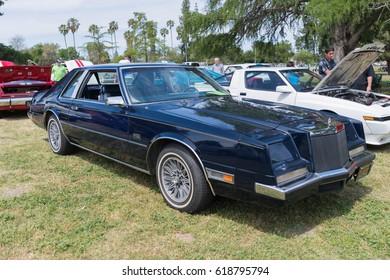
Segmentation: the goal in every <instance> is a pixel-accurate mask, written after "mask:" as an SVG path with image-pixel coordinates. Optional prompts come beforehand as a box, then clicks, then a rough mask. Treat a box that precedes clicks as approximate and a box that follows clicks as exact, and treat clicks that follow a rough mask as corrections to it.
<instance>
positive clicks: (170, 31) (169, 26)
mask: <svg viewBox="0 0 390 280" xmlns="http://www.w3.org/2000/svg"><path fill="white" fill-rule="evenodd" d="M174 26H175V22H174V21H173V20H168V21H167V27H168V28H169V33H170V34H171V49H173V37H172V28H173V27H174Z"/></svg>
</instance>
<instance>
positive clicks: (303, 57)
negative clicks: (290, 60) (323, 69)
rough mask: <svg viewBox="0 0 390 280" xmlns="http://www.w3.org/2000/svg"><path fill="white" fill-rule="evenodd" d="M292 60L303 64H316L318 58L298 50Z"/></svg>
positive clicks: (310, 53)
mask: <svg viewBox="0 0 390 280" xmlns="http://www.w3.org/2000/svg"><path fill="white" fill-rule="evenodd" d="M294 60H296V61H300V62H302V63H305V64H309V63H310V64H314V63H317V62H318V60H319V58H318V57H317V56H316V55H315V54H313V53H312V52H309V51H306V50H300V51H299V52H297V53H296V54H295V55H294Z"/></svg>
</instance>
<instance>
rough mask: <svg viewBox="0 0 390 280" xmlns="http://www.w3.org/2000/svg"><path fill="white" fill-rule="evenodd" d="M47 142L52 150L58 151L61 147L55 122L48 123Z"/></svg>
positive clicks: (58, 130)
mask: <svg viewBox="0 0 390 280" xmlns="http://www.w3.org/2000/svg"><path fill="white" fill-rule="evenodd" d="M48 131H49V141H50V145H51V147H52V149H53V150H54V151H58V150H59V149H60V147H61V135H60V129H59V127H58V125H57V122H55V121H51V122H50V123H49V129H48Z"/></svg>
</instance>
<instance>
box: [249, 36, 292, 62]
mask: <svg viewBox="0 0 390 280" xmlns="http://www.w3.org/2000/svg"><path fill="white" fill-rule="evenodd" d="M254 47H255V48H256V62H266V63H280V62H287V61H288V60H290V59H291V57H292V55H293V51H292V46H291V43H289V42H288V41H282V42H280V43H276V44H273V43H272V42H261V41H257V42H255V43H254Z"/></svg>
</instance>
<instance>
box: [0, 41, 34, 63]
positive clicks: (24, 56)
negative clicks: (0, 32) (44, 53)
mask: <svg viewBox="0 0 390 280" xmlns="http://www.w3.org/2000/svg"><path fill="white" fill-rule="evenodd" d="M0 54H1V59H3V60H8V61H13V62H14V63H16V64H26V62H27V61H28V60H29V59H31V58H32V56H31V54H30V53H28V52H21V51H17V50H15V49H13V48H12V47H10V46H5V45H3V44H1V43H0Z"/></svg>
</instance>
